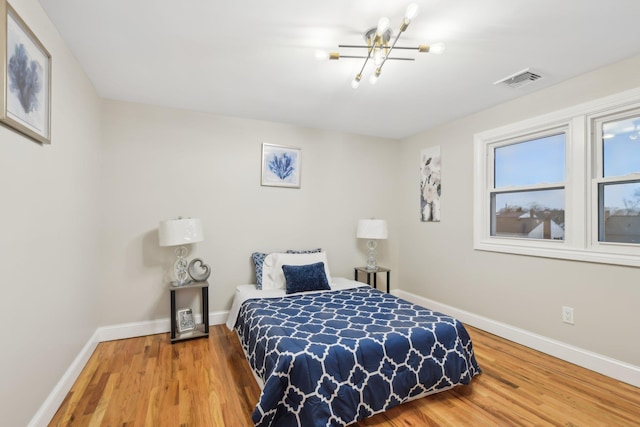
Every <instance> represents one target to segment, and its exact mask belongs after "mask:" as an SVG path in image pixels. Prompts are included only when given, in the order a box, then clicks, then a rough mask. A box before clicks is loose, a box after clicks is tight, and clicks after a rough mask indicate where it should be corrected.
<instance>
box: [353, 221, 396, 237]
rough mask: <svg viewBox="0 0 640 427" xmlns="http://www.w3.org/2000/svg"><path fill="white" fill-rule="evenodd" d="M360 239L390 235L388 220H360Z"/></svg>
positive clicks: (358, 235)
mask: <svg viewBox="0 0 640 427" xmlns="http://www.w3.org/2000/svg"><path fill="white" fill-rule="evenodd" d="M356 235H357V237H358V239H386V238H387V237H389V232H388V231H387V221H385V220H384V219H361V220H359V221H358V231H357V234H356Z"/></svg>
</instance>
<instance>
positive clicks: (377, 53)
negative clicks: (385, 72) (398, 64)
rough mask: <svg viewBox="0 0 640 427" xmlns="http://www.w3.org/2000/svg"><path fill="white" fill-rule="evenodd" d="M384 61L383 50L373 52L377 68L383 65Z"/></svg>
mask: <svg viewBox="0 0 640 427" xmlns="http://www.w3.org/2000/svg"><path fill="white" fill-rule="evenodd" d="M383 59H384V56H383V55H382V50H381V49H375V50H374V51H373V62H375V64H376V67H377V66H379V65H380V64H382V60H383Z"/></svg>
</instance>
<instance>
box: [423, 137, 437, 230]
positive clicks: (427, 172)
mask: <svg viewBox="0 0 640 427" xmlns="http://www.w3.org/2000/svg"><path fill="white" fill-rule="evenodd" d="M440 164H441V157H440V146H439V145H437V146H435V147H431V148H426V149H424V150H422V151H421V153H420V220H421V221H422V222H440V196H441V194H442V180H441V174H440Z"/></svg>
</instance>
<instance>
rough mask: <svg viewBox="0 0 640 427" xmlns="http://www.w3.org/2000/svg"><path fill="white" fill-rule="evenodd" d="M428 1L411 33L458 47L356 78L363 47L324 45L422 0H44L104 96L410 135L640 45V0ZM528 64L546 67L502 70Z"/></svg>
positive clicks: (408, 41)
mask: <svg viewBox="0 0 640 427" xmlns="http://www.w3.org/2000/svg"><path fill="white" fill-rule="evenodd" d="M414 2H415V3H417V4H418V5H419V12H418V15H417V16H416V18H415V19H414V20H413V21H412V23H411V25H410V26H409V28H408V29H407V30H406V32H405V33H404V34H403V35H402V37H401V38H400V41H399V42H398V46H401V45H402V46H417V45H418V44H433V43H437V42H443V43H445V45H446V50H445V52H444V53H443V54H442V55H434V54H417V53H413V52H411V51H410V52H409V53H406V55H407V56H412V57H415V58H416V60H415V61H414V62H408V61H389V62H387V63H386V64H385V66H384V68H383V72H382V75H381V76H380V79H379V81H378V83H377V84H376V85H371V84H369V82H368V76H369V74H370V73H371V69H370V68H369V69H368V70H367V71H365V75H364V76H363V79H362V84H361V85H360V87H359V88H358V89H352V87H351V81H352V80H353V78H354V77H355V75H356V74H357V73H358V71H359V70H360V68H361V66H362V62H363V60H357V59H344V58H343V59H340V60H339V61H329V60H319V59H317V58H316V51H318V50H322V51H338V52H340V53H341V54H343V55H344V54H354V53H356V52H354V51H353V50H351V51H347V49H338V47H337V46H338V44H363V42H364V41H363V34H364V33H365V32H366V31H367V30H368V29H370V28H372V27H375V26H376V25H377V22H378V20H379V18H380V17H382V16H386V17H388V18H389V19H390V21H391V28H392V29H393V30H394V32H395V31H397V29H398V27H399V26H400V22H401V21H402V18H403V16H404V13H405V10H406V7H407V6H408V4H409V3H410V0H407V1H404V2H398V1H390V0H387V1H378V0H353V1H345V0H323V1H303V0H270V1H264V0H236V1H228V0H227V1H223V0H182V1H175V0H172V1H169V0H109V1H99V0H40V3H41V4H42V5H43V7H44V9H45V11H46V12H47V14H48V15H49V17H50V18H51V20H52V21H53V23H54V24H55V25H56V27H57V28H58V30H59V32H60V34H61V35H62V38H63V39H64V40H65V42H66V43H67V44H68V46H69V47H70V49H71V51H72V52H73V54H74V55H75V57H76V58H77V60H78V61H79V62H80V64H81V65H82V67H83V68H84V70H85V71H86V73H87V75H88V76H89V78H90V79H91V81H92V82H93V84H94V85H95V88H96V90H97V91H98V93H99V95H100V96H102V97H104V98H108V99H116V100H123V101H130V102H137V103H144V104H151V105H158V106H164V107H173V108H180V109H188V110H195V111H204V112H211V113H216V114H222V115H230V116H236V117H242V118H251V119H260V120H269V121H276V122H282V123H288V124H293V125H298V126H305V127H312V128H318V129H326V130H337V131H346V132H353V133H358V134H365V135H374V136H380V137H386V138H397V139H400V138H404V137H407V136H411V135H414V134H416V133H419V132H421V131H423V130H425V129H428V128H430V127H432V126H435V125H437V124H440V123H445V122H448V121H451V120H453V119H456V118H458V117H462V116H465V115H467V114H470V113H473V112H476V111H479V110H482V109H485V108H487V107H490V106H492V105H496V104H499V103H501V102H504V101H507V100H510V99H513V98H516V97H519V96H522V95H524V94H527V93H530V92H532V91H536V90H539V89H542V88H545V87H548V86H551V85H554V84H557V83H559V82H561V81H563V80H566V79H568V78H571V77H573V76H576V75H579V74H582V73H585V72H587V71H590V70H594V69H596V68H599V67H602V66H605V65H607V64H610V63H613V62H617V61H619V60H622V59H624V58H627V57H630V56H633V55H635V54H638V53H640V25H639V24H638V17H639V16H640V1H637V0H598V1H596V0H537V1H530V0H526V1H525V0H482V1H478V0H417V1H414ZM400 53H401V54H402V55H405V52H400ZM53 60H54V62H55V58H54V59H53ZM526 68H530V69H531V71H533V72H535V73H537V74H540V75H542V76H543V78H541V79H539V80H537V81H536V82H535V83H532V84H530V85H526V86H524V87H521V88H512V87H507V86H505V85H494V84H493V83H494V82H495V81H497V80H500V79H502V78H504V77H507V76H509V75H512V74H514V73H517V72H519V71H521V70H523V69H526ZM639 71H640V70H639ZM54 72H55V68H54Z"/></svg>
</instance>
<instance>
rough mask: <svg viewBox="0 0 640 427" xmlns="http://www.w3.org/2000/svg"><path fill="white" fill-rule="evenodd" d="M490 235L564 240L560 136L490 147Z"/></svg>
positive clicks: (561, 147) (563, 138)
mask: <svg viewBox="0 0 640 427" xmlns="http://www.w3.org/2000/svg"><path fill="white" fill-rule="evenodd" d="M493 159H494V161H493V174H492V175H493V189H492V191H491V194H490V197H491V236H503V237H514V238H515V237H517V238H527V239H553V240H563V239H564V181H565V133H564V132H562V133H559V134H552V135H547V136H538V137H535V138H533V139H528V140H526V141H519V140H516V141H515V142H507V143H506V144H505V145H496V146H495V148H493Z"/></svg>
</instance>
